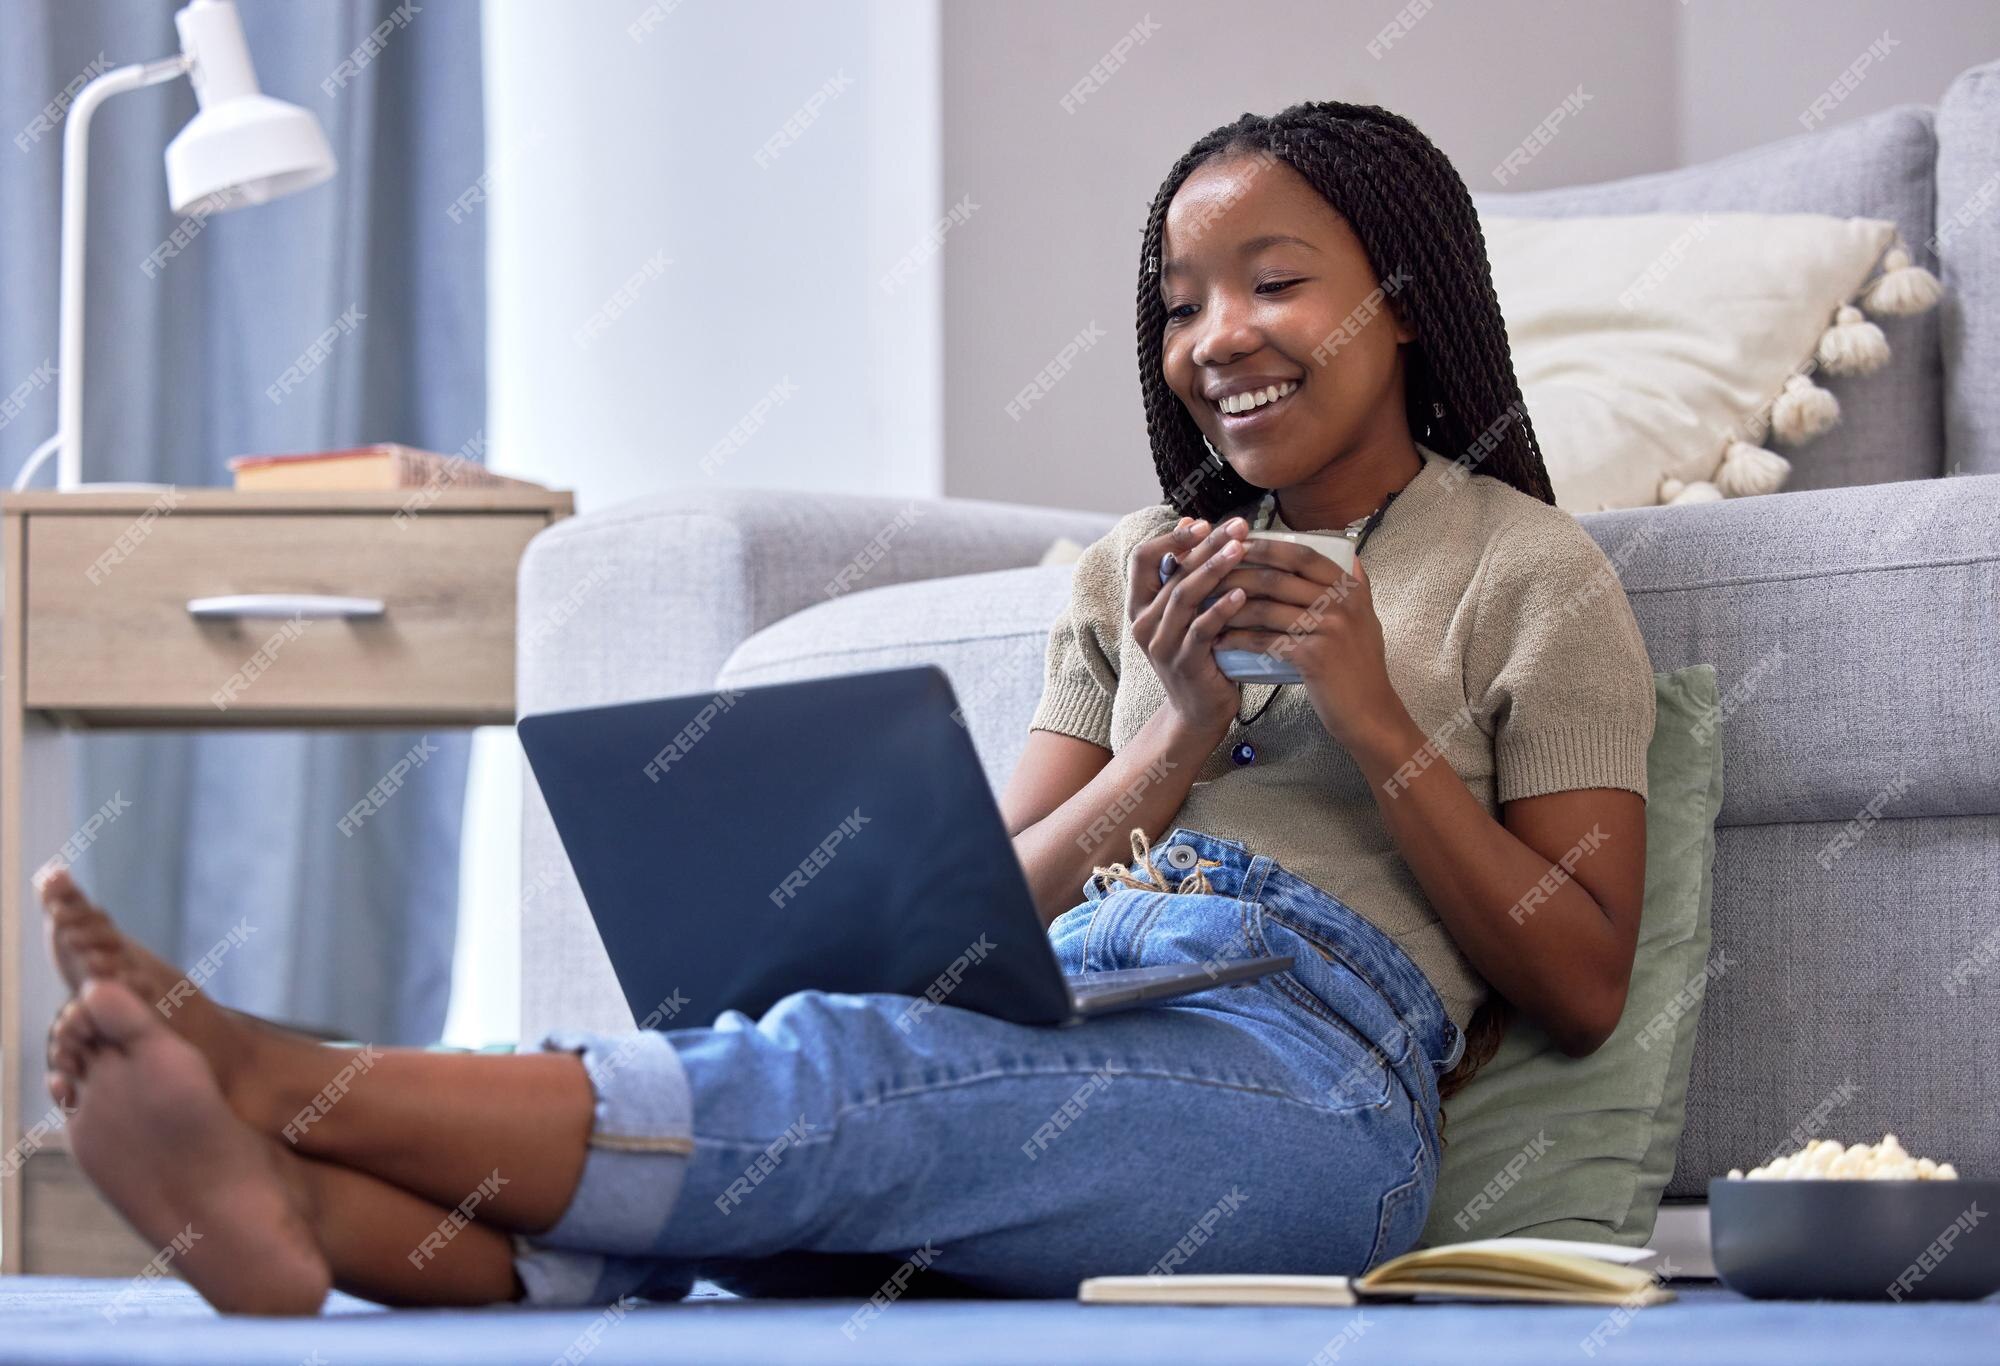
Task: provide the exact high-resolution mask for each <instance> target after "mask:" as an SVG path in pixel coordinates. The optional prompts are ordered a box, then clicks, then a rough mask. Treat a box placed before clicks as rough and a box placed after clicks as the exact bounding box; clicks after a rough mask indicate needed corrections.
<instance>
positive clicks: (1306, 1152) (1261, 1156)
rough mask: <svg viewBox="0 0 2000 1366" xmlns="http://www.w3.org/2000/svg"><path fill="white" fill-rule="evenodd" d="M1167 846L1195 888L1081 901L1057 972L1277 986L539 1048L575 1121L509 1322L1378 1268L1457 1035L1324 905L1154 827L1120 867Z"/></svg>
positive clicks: (1411, 978) (906, 1003)
mask: <svg viewBox="0 0 2000 1366" xmlns="http://www.w3.org/2000/svg"><path fill="white" fill-rule="evenodd" d="M1176 844H1182V845H1187V846H1190V847H1191V848H1192V850H1193V851H1194V852H1195V853H1196V854H1197V855H1199V856H1200V858H1201V859H1202V860H1204V863H1203V865H1202V868H1203V872H1204V874H1205V876H1206V878H1207V881H1208V884H1209V887H1210V889H1211V890H1210V891H1208V892H1205V893H1204V892H1199V891H1188V892H1172V891H1146V890H1141V889H1138V888H1135V887H1130V886H1125V885H1119V884H1114V885H1113V886H1112V887H1111V888H1110V889H1109V890H1106V889H1104V888H1102V887H1100V886H1099V885H1098V882H1099V879H1098V877H1097V875H1096V874H1093V875H1092V877H1091V879H1090V881H1089V882H1088V883H1087V884H1086V885H1085V887H1084V896H1085V900H1084V901H1083V903H1082V904H1080V905H1078V906H1076V907H1075V908H1074V909H1072V910H1070V911H1067V912H1065V913H1064V914H1063V915H1062V916H1060V917H1059V918H1057V920H1056V921H1055V922H1054V923H1053V924H1052V925H1051V926H1050V927H1049V940H1050V943H1051V944H1052V945H1053V946H1054V948H1055V952H1056V956H1057V958H1058V959H1059V960H1060V962H1061V964H1062V968H1063V970H1064V971H1065V972H1072V973H1074V972H1098V971H1109V970H1111V969H1115V968H1132V967H1147V966H1152V965H1154V964H1160V963H1211V962H1218V961H1227V960H1229V959H1233V958H1237V957H1242V956H1251V955H1258V954H1266V953H1272V954H1291V955H1292V956H1293V957H1294V959H1295V960H1296V962H1295V965H1294V966H1293V967H1292V969H1291V970H1290V971H1288V972H1283V973H1278V974H1275V975H1273V976H1270V977H1266V978H1264V979H1262V980H1260V981H1257V982H1254V983H1250V984H1246V985H1241V986H1234V987H1210V988H1207V989H1205V990H1202V991H1199V992H1196V993H1195V994H1193V995H1189V996H1183V997H1177V998H1175V999H1174V1000H1172V1001H1171V1002H1169V1003H1164V1004H1159V1005H1154V1006H1150V1007H1146V1008H1142V1009H1137V1010H1130V1011H1125V1012H1123V1013H1118V1014H1112V1015H1107V1016H1102V1017H1099V1018H1097V1019H1093V1020H1088V1021H1085V1022H1083V1023H1081V1024H1077V1025H1073V1026H1070V1027H1066V1028H1038V1027H1032V1026H1026V1025H1018V1024H1010V1023H1008V1022H1007V1021H1004V1020H999V1019H995V1018H993V1017H991V1016H987V1015H980V1014H976V1013H974V1012H972V1011H967V1010H959V1009H956V1008H954V1007H952V1006H950V1005H949V1004H948V997H947V998H946V1000H947V1003H946V1004H943V1005H937V1006H933V1005H932V1004H931V1003H930V1002H928V1001H923V1000H920V999H919V998H913V997H908V996H895V995H887V994H881V995H840V994H835V993H829V992H818V991H807V992H800V993H797V994H795V995H792V996H788V997H786V998H785V999H783V1000H781V1001H779V1002H778V1003H777V1004H776V1005H774V1006H773V1007H771V1009H770V1010H768V1011H767V1012H766V1013H765V1014H764V1016H763V1017H762V1018H761V1019H757V1020H752V1019H750V1018H748V1017H747V1016H745V1015H742V1014H740V1013H738V1012H735V1011H726V1012H724V1013H723V1014H722V1015H721V1016H720V1017H718V1018H717V1019H716V1021H715V1023H714V1024H713V1025H712V1026H709V1027H707V1028H698V1029H674V1030H669V1031H665V1032H658V1031H652V1030H642V1031H640V1032H638V1033H636V1034H629V1035H604V1034H585V1033H571V1032H561V1031H559V1032H557V1033H554V1034H551V1035H549V1036H548V1037H547V1038H545V1039H543V1040H542V1041H541V1042H540V1044H539V1045H537V1046H538V1047H540V1048H543V1049H563V1050H569V1051H574V1052H577V1053H580V1054H581V1056H582V1058H583V1061H584V1064H585V1066H586V1068H587V1069H588V1070H589V1073H590V1076H591V1079H592V1082H593V1086H594V1088H595V1093H596V1097H597V1104H596V1119H595V1125H594V1132H593V1134H592V1136H591V1139H590V1148H589V1152H588V1155H587V1156H586V1158H585V1161H584V1168H583V1175H582V1178H581V1180H580V1182H579V1184H578V1187H577V1190H576V1193H575V1195H574V1196H573V1197H572V1199H571V1202H570V1204H569V1207H568V1208H567V1209H566V1211H565V1212H564V1214H563V1215H562V1217H561V1218H560V1219H559V1220H558V1221H557V1223H556V1224H555V1226H554V1227H552V1228H550V1229H549V1230H547V1231H546V1232H545V1233H541V1234H537V1235H533V1236H522V1237H517V1238H516V1239H515V1244H514V1247H515V1253H516V1257H515V1266H516V1269H517V1271H518V1273H519V1275H520V1277H521V1281H522V1284H523V1286H524V1287H525V1290H526V1298H527V1300H528V1302H530V1303H535V1304H567V1305H577V1304H606V1303H610V1302H611V1301H613V1300H616V1299H618V1298H620V1297H622V1296H626V1295H634V1296H639V1297H643V1298H648V1299H670V1298H679V1297H680V1296H681V1295H684V1294H686V1293H687V1291H688V1289H689V1288H690V1287H691V1286H692V1284H693V1282H694V1281H695V1280H696V1279H698V1278H708V1279H713V1280H714V1281H716V1282H717V1283H718V1284H720V1285H722V1286H724V1287H725V1288H728V1289H731V1290H734V1291H736V1292H738V1293H741V1294H817V1295H859V1296H871V1295H873V1296H876V1299H875V1301H874V1303H875V1304H877V1305H880V1304H882V1303H884V1302H885V1299H893V1298H895V1297H897V1296H899V1295H901V1294H904V1293H908V1294H911V1295H919V1294H968V1293H997V1294H1009V1295H1032V1296H1041V1297H1056V1298H1069V1297H1072V1296H1074V1295H1075V1294H1076V1287H1077V1282H1078V1281H1079V1280H1081V1279H1082V1278H1084V1277H1086V1276H1095V1275H1112V1274H1121V1273H1123V1274H1137V1273H1145V1272H1149V1271H1151V1272H1156V1273H1161V1274H1171V1273H1173V1272H1176V1271H1181V1270H1187V1271H1194V1272H1231V1271H1234V1272H1268V1273H1287V1272H1301V1273H1311V1272H1320V1273H1328V1272H1331V1273H1345V1274H1357V1273H1359V1272H1362V1271H1365V1270H1367V1269H1368V1268H1369V1267H1372V1266H1374V1265H1376V1264H1377V1263H1379V1262H1381V1261H1383V1260H1385V1259H1386V1258H1388V1257H1392V1256H1395V1255H1397V1254H1399V1253H1401V1252H1404V1251H1407V1250H1408V1249H1409V1248H1410V1247H1411V1246H1413V1245H1414V1244H1415V1242H1416V1239H1417V1235H1418V1234H1419V1232H1420V1231H1421V1230H1422V1228H1423V1225H1424V1219H1425V1216H1426V1214H1427V1212H1428V1210H1429V1207H1430V1202H1431V1192H1432V1190H1433V1188H1434V1186H1435V1184H1436V1180H1437V1164H1438V1096H1437V1078H1438V1077H1439V1076H1440V1075H1441V1074H1442V1073H1444V1072H1445V1071H1448V1070H1449V1069H1450V1068H1451V1067H1452V1066H1453V1065H1454V1064H1455V1063H1456V1062H1457V1061H1458V1059H1459V1057H1460V1055H1461V1054H1462V1053H1463V1051H1464V1047H1465V1043H1464V1038H1463V1035H1462V1034H1461V1033H1460V1031H1459V1029H1458V1028H1457V1026H1455V1025H1454V1024H1452V1022H1451V1021H1450V1019H1449V1018H1448V1017H1447V1016H1446V1014H1445V1010H1444V1006H1443V1004H1442V1003H1441V1002H1440V1001H1439V1000H1438V997H1437V994H1436V993H1435V992H1434V991H1433V990H1432V989H1431V986H1430V984H1429V982H1428V981H1427V980H1426V979H1425V978H1424V976H1423V973H1422V971H1421V970H1420V969H1418V967H1417V966H1416V965H1415V964H1414V963H1412V962H1411V961H1410V959H1409V958H1408V957H1407V956H1405V955H1404V954H1403V952H1402V951H1401V950H1400V949H1398V948H1397V947H1396V945H1395V944H1394V942H1393V941H1391V940H1390V939H1389V938H1388V937H1387V936H1385V935H1384V934H1383V933H1382V932H1381V931H1380V930H1378V929H1376V928H1375V927H1374V926H1372V925H1370V924H1369V923H1368V922H1367V921H1365V920H1363V919H1362V918H1361V917H1360V916H1358V915H1356V914H1355V913H1354V912H1353V911H1352V910H1350V909H1349V908H1348V907H1347V906H1345V905H1344V904H1342V903H1341V902H1340V901H1339V900H1337V899H1336V898H1334V897H1332V896H1330V895H1329V894H1327V893H1326V892H1324V891H1322V890H1320V889H1319V888H1318V887H1316V886H1313V885H1312V884H1310V883H1308V882H1305V881H1304V880H1302V879H1300V878H1298V877H1295V876H1294V875H1292V874H1291V873H1289V872H1287V871H1286V870H1285V869H1283V868H1282V867H1280V866H1279V865H1278V864H1277V863H1276V862H1275V861H1274V860H1273V859H1271V858H1270V857H1269V856H1268V855H1264V854H1253V853H1252V852H1251V851H1250V850H1249V849H1247V848H1246V847H1245V846H1244V845H1242V844H1241V843H1238V842H1237V841H1234V840H1224V839H1219V838H1217V837H1214V836H1211V835H1207V834H1204V833H1202V832H1200V831H1195V830H1189V829H1186V828H1184V827H1180V826H1176V827H1175V828H1174V829H1173V830H1172V831H1171V832H1169V834H1168V835H1167V836H1166V838H1164V839H1163V840H1161V841H1160V842H1159V843H1158V844H1156V845H1154V847H1153V849H1152V850H1151V851H1149V855H1150V858H1151V861H1152V863H1153V864H1154V866H1155V867H1156V868H1158V869H1160V870H1161V872H1162V873H1163V874H1164V875H1165V878H1166V881H1167V883H1168V885H1170V886H1171V885H1178V883H1179V881H1180V876H1181V873H1180V865H1187V864H1192V863H1193V862H1194V860H1192V859H1190V858H1189V857H1188V855H1187V853H1186V852H1185V851H1183V852H1181V853H1178V854H1176V855H1174V856H1173V857H1172V858H1171V859H1169V858H1168V857H1167V856H1166V854H1165V851H1166V850H1167V849H1168V848H1169V847H1170V846H1173V845H1176ZM1207 861H1213V863H1212V865H1211V864H1210V863H1209V862H1207ZM1134 871H1139V870H1134ZM911 913H912V914H921V913H922V910H921V908H920V907H912V908H911ZM965 971H967V972H977V971H978V967H977V965H976V964H974V965H972V966H970V967H967V968H965ZM863 1309H864V1311H865V1310H866V1309H867V1306H865V1305H864V1307H863Z"/></svg>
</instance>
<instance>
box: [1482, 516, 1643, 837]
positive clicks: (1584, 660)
mask: <svg viewBox="0 0 2000 1366" xmlns="http://www.w3.org/2000/svg"><path fill="white" fill-rule="evenodd" d="M1551 511H1552V512H1553V511H1554V509H1551ZM1653 687H1654V685H1653V665H1652V661H1651V659H1650V658H1649V657H1648V655H1647V653H1646V641H1645V638H1644V637H1643V636H1642V635H1641V634H1640V632H1639V623H1638V620H1637V619H1636V618H1635V617H1634V616H1633V615H1632V604H1631V602H1630V601H1629V600H1628V599H1627V598H1626V596H1625V588H1624V585H1623V584H1622V583H1620V581H1619V578H1618V571H1617V568H1616V566H1614V565H1613V564H1612V563H1611V560H1610V558H1609V557H1608V556H1606V555H1605V553H1604V551H1603V550H1602V549H1600V548H1599V547H1598V544H1597V542H1596V541H1595V540H1593V539H1591V535H1590V533H1589V532H1587V531H1585V530H1584V529H1583V527H1582V526H1581V525H1579V524H1578V523H1577V521H1576V519H1575V518H1574V517H1572V516H1570V515H1568V514H1567V513H1564V514H1561V515H1560V516H1550V517H1544V516H1531V517H1523V518H1520V519H1518V520H1517V521H1515V522H1513V523H1511V524H1510V525H1509V526H1507V527H1506V528H1505V529H1503V530H1502V531H1500V532H1499V533H1498V534H1497V535H1496V536H1495V537H1494V538H1493V541H1492V543H1491V544H1490V545H1489V546H1488V547H1487V551H1486V563H1485V564H1484V565H1483V566H1482V567H1481V570H1480V583H1479V588H1478V599H1477V607H1476V609H1475V616H1474V618H1473V623H1472V631H1471V638H1470V642H1469V644H1468V647H1467V664H1466V689H1467V691H1466V696H1467V698H1468V699H1469V700H1470V703H1471V706H1472V710H1473V713H1474V715H1476V716H1477V717H1478V718H1479V719H1480V721H1481V724H1482V727H1483V728H1484V729H1485V730H1486V731H1487V732H1488V733H1489V734H1490V735H1491V736H1492V737H1493V771H1494V787H1495V792H1494V800H1495V801H1496V802H1501V803H1504V802H1510V801H1515V800H1517V799H1519V798H1522V797H1536V796H1541V795H1543V794H1545V793H1550V792H1563V791H1567V790H1569V789H1572V788H1581V787H1618V788H1624V789H1626V790H1628V791H1632V792H1636V793H1638V794H1639V795H1640V796H1641V797H1644V796H1645V795H1646V751H1647V749H1648V747H1649V746H1650V745H1651V744H1652V739H1653V720H1654V700H1653Z"/></svg>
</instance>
